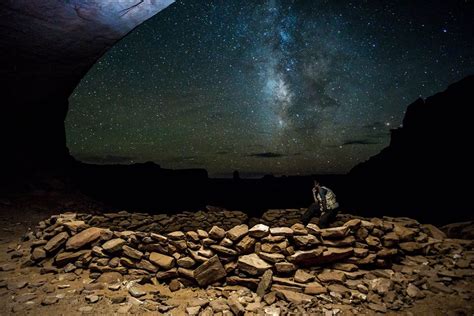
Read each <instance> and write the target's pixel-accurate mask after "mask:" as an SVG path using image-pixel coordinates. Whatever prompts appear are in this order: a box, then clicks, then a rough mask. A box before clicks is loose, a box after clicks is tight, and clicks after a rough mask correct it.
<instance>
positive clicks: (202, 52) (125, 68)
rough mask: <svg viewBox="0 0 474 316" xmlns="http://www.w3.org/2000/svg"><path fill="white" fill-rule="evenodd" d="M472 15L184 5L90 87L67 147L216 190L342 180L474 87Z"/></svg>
mask: <svg viewBox="0 0 474 316" xmlns="http://www.w3.org/2000/svg"><path fill="white" fill-rule="evenodd" d="M414 3H416V4H414ZM473 14H474V11H473V3H472V2H471V1H455V0H450V1H334V0H330V1H329V0H328V1H318V0H293V1H283V0H281V1H279V0H262V1H260V0H259V1H237V0H225V1H224V0H220V1H207V0H193V1H191V0H181V1H177V2H176V3H175V4H173V5H171V6H170V7H169V8H168V9H166V10H164V11H162V12H160V13H159V14H158V15H156V16H155V17H153V18H152V19H150V20H149V21H147V22H146V23H144V24H142V25H141V26H139V27H138V28H137V29H136V30H134V31H133V32H132V33H131V34H130V35H129V36H127V37H126V38H124V39H123V40H122V41H120V42H119V43H118V44H117V45H115V46H114V47H113V48H112V49H111V50H110V51H109V52H108V53H107V54H106V55H105V56H103V58H102V59H100V61H99V62H98V63H97V64H96V65H95V66H94V68H93V69H91V71H90V72H89V73H88V74H87V76H86V77H85V78H84V79H83V80H82V82H81V84H80V85H79V86H78V88H77V89H76V90H75V92H74V94H73V95H72V97H71V98H70V112H69V114H68V117H67V121H66V129H67V137H68V146H69V148H70V151H71V153H72V154H73V155H74V156H75V157H76V158H78V159H80V160H83V161H86V162H93V163H122V164H126V163H127V164H128V163H135V162H145V161H154V162H156V163H158V164H160V165H161V166H162V167H164V168H206V169H207V170H208V171H209V175H210V176H216V177H220V176H228V175H230V174H231V173H232V171H233V170H239V171H240V173H241V175H243V176H256V175H262V174H266V173H273V174H275V175H281V174H310V173H344V172H347V171H349V170H350V168H352V167H353V166H355V165H356V164H357V163H359V162H361V161H364V160H366V159H368V158H369V157H370V156H372V155H374V154H376V153H378V152H379V151H380V150H381V149H382V148H384V147H385V146H387V144H388V142H389V140H390V134H389V131H390V129H392V128H396V127H398V126H400V124H401V122H402V119H403V116H404V111H405V110H406V107H407V106H408V105H409V104H410V103H411V102H413V101H414V100H416V99H417V98H418V97H428V96H430V95H432V94H435V93H437V92H440V91H442V90H444V89H445V88H446V87H447V86H448V85H449V84H451V83H453V82H455V81H458V80H460V79H462V78H463V77H465V76H466V75H468V74H472V73H474V54H473V53H474V47H473V43H474V39H473V36H472V34H473V31H474V27H473V22H472V20H473V16H474V15H473Z"/></svg>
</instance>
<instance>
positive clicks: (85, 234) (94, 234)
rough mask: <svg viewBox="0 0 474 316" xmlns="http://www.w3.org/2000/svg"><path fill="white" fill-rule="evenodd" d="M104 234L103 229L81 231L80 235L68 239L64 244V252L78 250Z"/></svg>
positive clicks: (94, 228)
mask: <svg viewBox="0 0 474 316" xmlns="http://www.w3.org/2000/svg"><path fill="white" fill-rule="evenodd" d="M104 233H105V229H102V228H97V227H91V228H87V229H85V230H83V231H81V232H80V233H78V234H76V235H74V236H72V237H71V238H69V240H68V241H67V242H66V250H75V249H79V248H81V247H83V246H85V245H87V244H90V243H91V242H93V241H95V240H97V239H99V237H101V236H102V234H104Z"/></svg>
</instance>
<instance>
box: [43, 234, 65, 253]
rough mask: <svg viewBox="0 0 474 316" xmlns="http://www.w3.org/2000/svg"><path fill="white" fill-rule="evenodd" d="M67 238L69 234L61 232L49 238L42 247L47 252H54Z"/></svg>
mask: <svg viewBox="0 0 474 316" xmlns="http://www.w3.org/2000/svg"><path fill="white" fill-rule="evenodd" d="M68 238H69V234H68V233H66V232H62V233H59V234H57V235H56V236H54V237H53V238H51V239H50V240H49V241H48V243H47V244H46V245H44V247H43V249H44V250H45V251H46V252H47V253H51V252H54V251H56V250H58V249H59V248H60V247H61V246H62V245H63V244H64V243H65V242H66V240H67V239H68Z"/></svg>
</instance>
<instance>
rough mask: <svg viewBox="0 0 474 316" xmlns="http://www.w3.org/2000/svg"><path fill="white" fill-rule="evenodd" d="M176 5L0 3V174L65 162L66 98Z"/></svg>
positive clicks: (160, 1)
mask: <svg viewBox="0 0 474 316" xmlns="http://www.w3.org/2000/svg"><path fill="white" fill-rule="evenodd" d="M173 2H174V0H145V1H143V0H138V1H136V2H135V4H132V3H134V2H133V1H130V2H128V1H113V0H104V1H98V0H86V1H82V0H81V1H79V0H68V1H66V0H64V1H57V0H43V1H27V0H6V1H2V3H1V4H0V64H1V68H0V69H1V70H0V87H1V88H0V89H1V98H2V99H1V106H0V142H1V144H2V154H1V158H0V166H2V167H0V168H1V169H0V171H2V174H3V179H4V178H5V173H4V172H3V171H9V172H10V173H11V174H16V176H18V172H19V171H22V172H24V173H29V172H31V171H33V170H35V169H36V168H38V167H41V168H44V167H57V166H59V165H61V164H63V163H65V162H67V160H68V157H69V153H68V149H67V148H66V141H65V131H64V119H65V116H66V113H67V110H68V97H69V95H70V94H71V93H72V92H73V90H74V88H75V87H76V85H77V84H78V82H79V81H80V79H81V78H82V77H83V76H84V75H85V74H86V72H87V71H88V70H89V69H90V67H91V66H92V65H93V64H94V63H95V62H96V61H97V60H98V59H99V58H100V57H101V56H102V55H103V54H104V53H105V52H106V51H107V50H108V49H109V48H110V47H111V46H112V45H113V44H114V43H116V42H117V41H118V40H120V39H121V38H122V37H124V36H125V35H126V34H127V33H128V32H130V31H131V30H132V29H133V28H135V27H136V26H137V25H139V24H141V23H142V22H143V21H145V20H147V19H148V18H150V17H151V16H153V15H155V14H156V13H158V12H159V11H161V10H163V9H164V8H166V7H167V6H168V5H170V4H171V3H173Z"/></svg>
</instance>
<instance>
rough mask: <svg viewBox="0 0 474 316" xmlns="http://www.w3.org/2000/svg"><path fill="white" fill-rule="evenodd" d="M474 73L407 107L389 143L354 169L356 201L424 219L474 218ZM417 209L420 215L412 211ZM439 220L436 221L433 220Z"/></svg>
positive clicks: (353, 178)
mask: <svg viewBox="0 0 474 316" xmlns="http://www.w3.org/2000/svg"><path fill="white" fill-rule="evenodd" d="M473 99H474V76H468V77H466V78H464V79H463V80H461V81H459V82H457V83H454V84H452V85H450V86H449V87H448V89H447V90H446V91H444V92H441V93H438V94H436V95H434V96H431V97H429V98H427V99H418V100H416V101H415V102H414V103H412V104H411V105H409V106H408V108H407V111H406V114H405V118H404V120H403V127H401V128H398V129H395V130H392V135H391V142H390V145H389V146H388V147H387V148H385V149H383V150H382V151H381V152H380V153H379V154H378V155H376V156H374V157H372V158H370V159H369V160H368V161H366V162H364V163H362V164H360V165H358V166H356V167H355V168H353V169H352V170H351V172H350V176H351V180H353V186H352V189H351V190H352V193H353V194H354V196H353V198H352V200H353V201H354V202H357V201H358V203H359V204H365V205H361V206H363V207H365V206H371V207H372V208H377V207H378V208H380V207H381V206H382V205H384V206H386V205H387V204H390V205H392V207H393V209H394V210H395V209H398V212H397V214H399V215H401V213H400V212H403V210H404V211H405V212H407V214H406V215H411V216H418V218H420V216H421V218H423V219H424V220H428V221H430V220H432V221H440V219H441V218H443V217H444V221H445V222H446V221H448V222H449V221H456V220H465V219H466V218H467V217H469V216H466V215H467V214H471V215H470V217H471V218H472V214H473V213H472V209H473V206H472V205H473V204H472V198H471V196H472V193H471V192H470V187H472V185H470V184H469V183H470V182H471V181H472V175H473V170H474V168H473V161H474V155H473V154H472V151H470V150H469V149H468V148H469V147H471V143H472V128H471V126H472V121H471V120H472V118H471V117H472V116H471V115H470V112H471V111H472V100H473ZM413 211H416V213H413ZM435 218H436V220H435Z"/></svg>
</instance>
